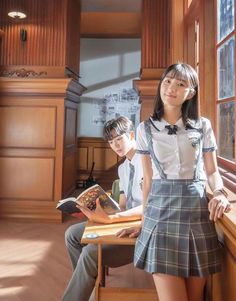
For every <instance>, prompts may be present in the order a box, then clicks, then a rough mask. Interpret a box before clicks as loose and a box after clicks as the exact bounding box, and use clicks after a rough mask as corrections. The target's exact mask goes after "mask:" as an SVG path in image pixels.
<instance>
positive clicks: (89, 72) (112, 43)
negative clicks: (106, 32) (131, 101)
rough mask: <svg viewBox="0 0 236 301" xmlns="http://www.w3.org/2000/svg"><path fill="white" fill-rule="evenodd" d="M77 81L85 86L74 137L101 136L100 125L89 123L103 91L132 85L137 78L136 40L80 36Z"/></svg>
mask: <svg viewBox="0 0 236 301" xmlns="http://www.w3.org/2000/svg"><path fill="white" fill-rule="evenodd" d="M80 44H81V51H80V76H81V79H80V82H81V84H83V85H84V86H86V87H87V88H88V90H87V91H86V92H85V93H84V94H83V96H82V97H81V99H80V104H79V114H78V136H86V137H102V129H103V126H102V125H101V124H100V125H96V124H94V122H93V119H94V116H96V115H98V114H99V106H100V105H102V103H103V99H104V94H105V93H113V92H114V93H116V92H119V91H121V90H122V89H123V88H128V89H130V88H132V80H133V79H134V78H138V77H139V71H140V64H141V41H140V39H81V40H80Z"/></svg>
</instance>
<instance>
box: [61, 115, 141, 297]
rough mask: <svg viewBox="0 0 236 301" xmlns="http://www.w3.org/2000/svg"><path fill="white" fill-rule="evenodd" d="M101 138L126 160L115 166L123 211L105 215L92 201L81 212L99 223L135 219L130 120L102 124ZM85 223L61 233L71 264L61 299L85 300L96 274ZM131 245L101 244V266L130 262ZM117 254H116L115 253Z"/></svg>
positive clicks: (137, 181) (136, 175)
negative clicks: (85, 239)
mask: <svg viewBox="0 0 236 301" xmlns="http://www.w3.org/2000/svg"><path fill="white" fill-rule="evenodd" d="M104 136H105V139H106V140H107V141H108V143H109V144H110V146H111V148H112V150H113V151H114V152H115V153H116V154H117V155H118V156H120V157H123V156H125V157H126V160H125V161H124V163H122V164H121V165H120V166H119V168H118V175H119V180H120V182H119V185H120V200H119V204H120V207H121V208H122V209H123V210H124V211H121V212H119V213H116V214H113V215H107V214H106V213H105V212H104V211H103V209H102V208H101V206H100V204H99V200H97V202H96V205H97V206H96V210H95V211H94V212H92V211H90V210H89V209H86V208H81V210H82V211H83V212H84V214H85V215H86V216H87V217H88V218H89V219H90V220H93V221H96V222H100V223H116V222H121V221H131V220H139V219H141V216H142V205H141V204H142V190H141V185H142V178H143V173H142V164H141V160H140V156H139V155H138V154H136V142H135V135H134V130H133V124H132V122H131V121H130V120H129V119H128V118H126V117H123V116H120V117H118V118H117V119H112V120H110V121H108V122H107V123H106V124H105V126H104ZM85 224H86V223H85V222H83V223H79V224H75V225H72V226H70V227H69V228H68V229H67V231H66V234H65V242H66V247H67V250H68V253H69V256H70V260H71V263H72V267H73V274H72V277H71V279H70V281H69V284H68V286H67V288H66V290H65V292H64V295H63V297H62V300H63V301H88V300H89V298H90V295H91V293H92V291H93V288H94V286H95V281H96V278H97V274H98V259H97V257H98V251H97V246H96V245H94V244H88V245H84V244H82V243H81V238H82V236H83V232H84V228H85ZM133 253H134V246H120V245H105V246H103V252H102V254H103V258H102V259H103V265H104V266H105V265H106V266H109V267H118V266H122V265H125V264H128V263H130V262H132V261H133ZM117 254H119V255H118V256H117Z"/></svg>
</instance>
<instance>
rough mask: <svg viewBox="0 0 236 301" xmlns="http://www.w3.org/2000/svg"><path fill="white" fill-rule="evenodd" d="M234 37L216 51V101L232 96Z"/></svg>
mask: <svg viewBox="0 0 236 301" xmlns="http://www.w3.org/2000/svg"><path fill="white" fill-rule="evenodd" d="M234 44H235V40H234V37H233V38H231V39H230V40H228V41H227V42H225V43H224V44H222V46H221V47H219V48H218V50H217V58H218V99H222V98H226V97H232V96H234V78H235V70H234Z"/></svg>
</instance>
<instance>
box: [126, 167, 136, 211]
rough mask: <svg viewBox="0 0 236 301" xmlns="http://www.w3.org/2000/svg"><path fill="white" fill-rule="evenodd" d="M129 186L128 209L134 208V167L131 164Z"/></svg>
mask: <svg viewBox="0 0 236 301" xmlns="http://www.w3.org/2000/svg"><path fill="white" fill-rule="evenodd" d="M129 170H130V171H129V184H128V191H127V203H126V209H130V208H132V207H133V206H132V201H133V197H132V187H133V182H134V166H133V165H132V164H131V163H129Z"/></svg>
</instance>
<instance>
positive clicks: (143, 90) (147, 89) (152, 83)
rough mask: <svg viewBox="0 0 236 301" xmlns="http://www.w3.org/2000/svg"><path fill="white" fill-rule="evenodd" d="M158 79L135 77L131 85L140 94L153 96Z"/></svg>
mask: <svg viewBox="0 0 236 301" xmlns="http://www.w3.org/2000/svg"><path fill="white" fill-rule="evenodd" d="M158 82H159V80H158V79H154V80H151V79H150V80H149V79H140V80H138V79H135V80H133V87H134V89H135V90H136V91H137V92H138V94H139V95H140V96H141V97H142V96H153V97H155V95H156V92H157V86H158Z"/></svg>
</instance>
